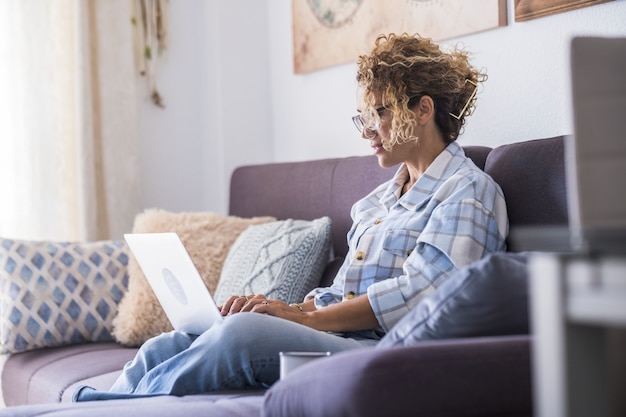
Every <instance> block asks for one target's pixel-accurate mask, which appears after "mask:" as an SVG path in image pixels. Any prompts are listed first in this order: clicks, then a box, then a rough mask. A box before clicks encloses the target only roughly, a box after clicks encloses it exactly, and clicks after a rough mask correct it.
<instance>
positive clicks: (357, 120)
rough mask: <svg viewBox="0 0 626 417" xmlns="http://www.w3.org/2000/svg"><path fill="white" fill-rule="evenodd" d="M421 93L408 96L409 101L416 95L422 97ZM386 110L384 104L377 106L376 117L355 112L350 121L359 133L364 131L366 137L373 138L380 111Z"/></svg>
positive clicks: (378, 125) (378, 127)
mask: <svg viewBox="0 0 626 417" xmlns="http://www.w3.org/2000/svg"><path fill="white" fill-rule="evenodd" d="M422 96H423V94H413V95H411V96H409V102H410V101H411V100H413V99H415V98H417V97H422ZM385 110H387V108H386V107H385V106H381V107H378V108H377V109H376V110H375V112H376V114H377V115H378V117H365V118H364V117H363V116H364V115H362V114H357V115H356V116H353V117H352V123H354V126H356V129H357V130H358V131H359V133H361V134H362V133H363V131H365V137H366V138H373V137H374V136H376V131H377V130H378V129H380V117H381V115H382V113H383V112H384V111H385Z"/></svg>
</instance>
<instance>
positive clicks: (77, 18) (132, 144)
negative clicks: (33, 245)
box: [0, 0, 141, 240]
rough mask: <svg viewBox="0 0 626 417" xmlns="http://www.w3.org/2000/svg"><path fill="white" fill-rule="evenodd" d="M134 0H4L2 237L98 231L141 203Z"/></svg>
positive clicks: (124, 223) (119, 227)
mask: <svg viewBox="0 0 626 417" xmlns="http://www.w3.org/2000/svg"><path fill="white" fill-rule="evenodd" d="M131 13H132V10H131V3H130V2H129V1H128V0H90V1H83V0H54V1H48V0H2V1H1V2H0V190H1V191H0V236H1V237H11V238H18V239H40V240H41V239H54V240H100V239H108V238H118V237H121V235H122V233H124V232H126V231H129V230H130V229H131V227H132V221H133V219H134V216H135V214H136V213H137V211H138V210H139V207H140V201H141V198H140V195H139V191H140V183H139V172H140V171H139V166H138V163H139V155H138V153H139V143H138V141H139V139H138V137H139V133H138V132H139V127H138V109H137V100H136V96H135V95H136V93H135V88H136V87H135V84H136V75H135V64H134V57H133V38H132V26H131V24H130V20H131Z"/></svg>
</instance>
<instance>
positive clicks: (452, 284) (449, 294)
mask: <svg viewBox="0 0 626 417" xmlns="http://www.w3.org/2000/svg"><path fill="white" fill-rule="evenodd" d="M526 258H527V254H526V253H506V252H499V253H494V254H491V255H488V256H487V257H485V258H483V259H481V260H479V261H477V262H474V263H473V264H471V265H469V266H467V267H465V268H462V269H460V270H458V271H457V272H456V273H454V274H453V275H452V276H451V277H450V278H449V279H448V280H447V281H446V282H444V283H443V284H441V286H439V287H438V288H437V290H435V291H434V292H433V293H432V294H430V295H429V296H427V297H426V298H424V299H423V300H422V301H421V302H420V303H418V304H417V306H416V307H415V308H413V310H411V311H410V312H409V313H408V314H407V315H406V316H404V317H403V318H402V320H400V321H399V322H398V323H397V324H396V325H395V326H394V327H393V328H392V329H391V330H390V331H389V333H387V334H386V335H385V337H383V339H382V340H381V341H380V343H379V344H378V345H377V348H386V347H390V346H407V345H412V344H416V343H419V342H420V341H422V340H428V339H450V338H459V337H476V336H496V335H512V334H527V333H528V273H527V268H526Z"/></svg>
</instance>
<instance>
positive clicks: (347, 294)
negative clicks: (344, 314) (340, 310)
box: [346, 291, 356, 300]
mask: <svg viewBox="0 0 626 417" xmlns="http://www.w3.org/2000/svg"><path fill="white" fill-rule="evenodd" d="M354 297H356V294H355V293H354V291H350V292H347V293H346V300H352V299H353V298H354Z"/></svg>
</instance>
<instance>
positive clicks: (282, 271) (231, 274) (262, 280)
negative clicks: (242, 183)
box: [215, 217, 331, 305]
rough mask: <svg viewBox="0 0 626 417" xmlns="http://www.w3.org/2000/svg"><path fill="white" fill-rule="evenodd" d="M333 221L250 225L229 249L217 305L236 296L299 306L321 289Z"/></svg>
mask: <svg viewBox="0 0 626 417" xmlns="http://www.w3.org/2000/svg"><path fill="white" fill-rule="evenodd" d="M330 232H331V222H330V219H329V218H328V217H322V218H320V219H316V220H313V221H307V220H293V219H288V220H281V221H276V222H271V223H265V224H260V225H254V226H250V227H248V228H247V229H246V230H244V231H243V233H241V235H239V237H238V238H237V240H236V241H235V243H234V244H233V246H232V247H231V248H230V251H229V253H228V256H227V258H226V261H225V262H224V267H223V269H222V274H221V277H220V281H219V284H218V286H217V290H216V291H215V301H216V302H217V303H218V305H221V304H223V303H224V302H226V300H227V299H228V297H230V296H231V295H236V294H265V296H267V298H273V299H278V300H282V301H283V302H285V303H293V302H301V301H302V300H303V299H304V296H305V295H306V294H308V293H309V291H311V290H312V289H313V288H315V287H316V286H318V284H319V282H320V278H321V276H322V272H323V271H324V267H325V266H326V264H327V263H328V260H329V255H330V254H329V252H330V238H331V233H330Z"/></svg>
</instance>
